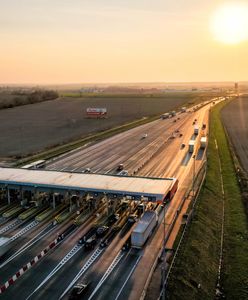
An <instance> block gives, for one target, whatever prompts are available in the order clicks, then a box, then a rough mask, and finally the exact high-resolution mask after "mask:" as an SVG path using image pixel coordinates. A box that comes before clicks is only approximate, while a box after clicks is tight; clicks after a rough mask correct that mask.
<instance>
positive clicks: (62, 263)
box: [26, 245, 82, 300]
mask: <svg viewBox="0 0 248 300" xmlns="http://www.w3.org/2000/svg"><path fill="white" fill-rule="evenodd" d="M81 248H82V246H81V245H80V246H79V245H75V246H74V247H73V248H72V249H71V250H70V251H69V252H68V253H67V254H66V255H65V256H64V258H63V259H62V260H61V261H60V262H59V263H58V264H57V266H56V267H55V268H54V269H53V270H52V271H51V272H50V273H49V274H48V275H47V277H46V278H45V279H44V280H43V281H42V282H41V283H40V284H39V285H38V286H37V288H36V289H35V290H34V291H33V292H32V293H31V294H30V295H29V296H28V297H27V298H26V300H28V299H30V298H31V297H32V296H33V295H34V294H35V293H36V292H37V291H38V290H39V289H40V288H41V287H42V286H43V285H44V284H45V283H46V282H47V281H48V280H49V279H50V278H51V277H52V276H53V275H54V274H56V273H57V272H58V271H59V270H60V269H61V268H62V267H63V266H64V265H65V264H66V263H67V262H68V261H69V260H70V259H71V258H72V257H73V256H74V255H75V254H76V253H77V252H78V251H79V250H80V249H81Z"/></svg>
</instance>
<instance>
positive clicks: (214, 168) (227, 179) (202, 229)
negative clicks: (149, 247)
mask: <svg viewBox="0 0 248 300" xmlns="http://www.w3.org/2000/svg"><path fill="white" fill-rule="evenodd" d="M223 106H224V103H222V104H219V105H218V106H216V107H215V108H214V109H213V110H212V112H211V116H210V135H209V147H208V171H207V175H206V181H205V184H204V186H203V188H202V191H201V193H200V196H199V199H198V202H197V206H196V208H195V213H194V218H193V220H192V224H191V225H190V227H189V229H188V231H187V233H186V236H185V239H184V241H183V245H182V247H181V250H180V254H179V256H178V258H177V260H176V263H175V268H174V270H173V272H172V274H171V277H170V280H169V283H168V298H169V299H214V297H215V287H216V282H217V275H218V264H219V255H220V239H221V226H222V209H223V198H222V186H221V175H222V178H223V185H224V191H225V199H224V205H225V222H224V251H223V268H222V272H221V286H222V288H223V292H224V295H225V297H226V298H227V299H239V300H242V299H248V289H247V285H248V275H247V274H248V272H247V270H248V269H247V266H248V255H247V253H248V240H247V219H246V215H245V211H244V207H243V204H242V199H241V193H240V189H239V185H238V182H237V177H236V174H235V169H234V164H233V160H232V156H231V153H230V150H229V147H228V142H227V139H226V136H225V132H224V129H223V126H222V123H221V121H220V110H221V108H222V107H223ZM215 141H216V142H217V144H218V149H219V151H218V149H217V148H216V142H215ZM220 164H221V169H222V174H221V171H220Z"/></svg>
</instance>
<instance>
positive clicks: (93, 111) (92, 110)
mask: <svg viewBox="0 0 248 300" xmlns="http://www.w3.org/2000/svg"><path fill="white" fill-rule="evenodd" d="M86 114H87V116H88V117H95V118H106V117H107V108H97V107H89V108H87V109H86Z"/></svg>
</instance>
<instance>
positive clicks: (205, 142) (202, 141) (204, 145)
mask: <svg viewBox="0 0 248 300" xmlns="http://www.w3.org/2000/svg"><path fill="white" fill-rule="evenodd" d="M206 147H207V137H206V136H203V137H201V148H202V149H205V148H206Z"/></svg>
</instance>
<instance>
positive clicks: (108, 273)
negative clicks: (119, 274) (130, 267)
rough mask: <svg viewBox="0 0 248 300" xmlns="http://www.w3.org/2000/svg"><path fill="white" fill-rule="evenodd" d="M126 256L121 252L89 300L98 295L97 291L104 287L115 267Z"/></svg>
mask: <svg viewBox="0 0 248 300" xmlns="http://www.w3.org/2000/svg"><path fill="white" fill-rule="evenodd" d="M123 256H124V252H123V251H120V252H119V253H118V254H117V255H116V257H115V258H114V260H113V261H112V263H111V264H110V266H109V267H108V269H107V271H106V272H105V273H104V275H103V277H102V278H101V279H100V281H99V283H98V284H97V286H96V287H95V289H94V291H93V292H92V294H91V295H90V297H89V298H88V300H91V299H92V298H93V297H94V295H95V294H96V293H97V291H98V290H99V289H100V287H101V286H102V285H103V283H104V281H105V280H106V279H107V278H108V277H109V275H110V274H111V273H112V272H113V270H114V269H115V267H116V266H117V265H118V263H119V262H120V260H121V259H122V257H123Z"/></svg>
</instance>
